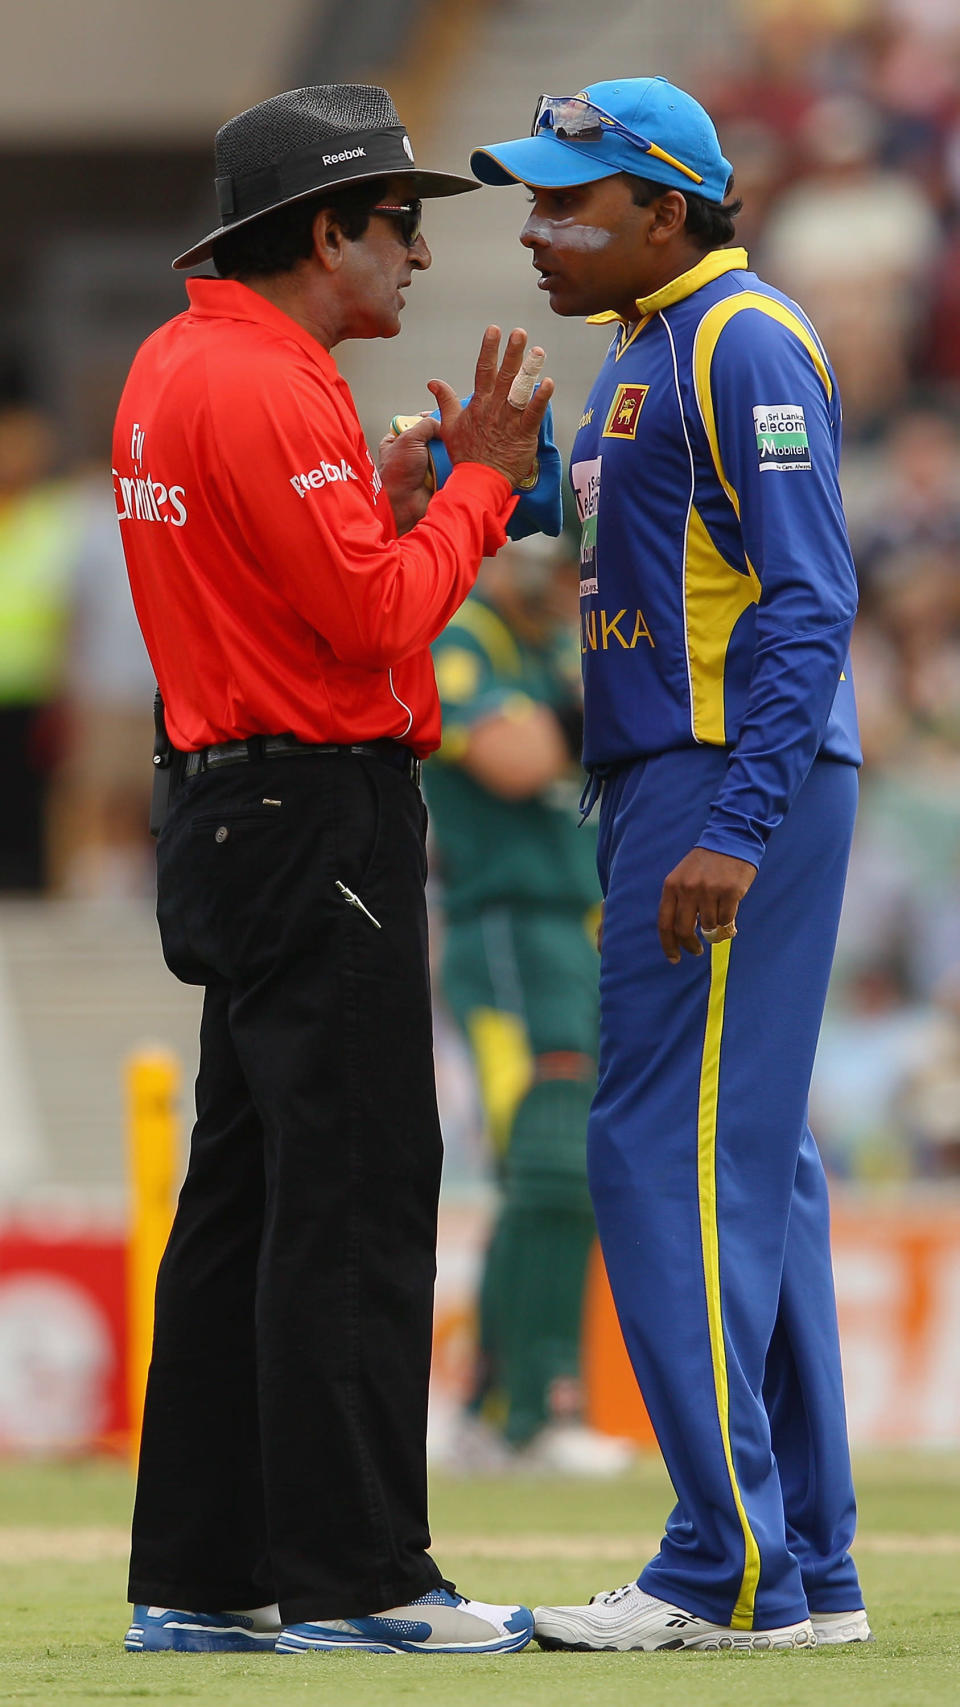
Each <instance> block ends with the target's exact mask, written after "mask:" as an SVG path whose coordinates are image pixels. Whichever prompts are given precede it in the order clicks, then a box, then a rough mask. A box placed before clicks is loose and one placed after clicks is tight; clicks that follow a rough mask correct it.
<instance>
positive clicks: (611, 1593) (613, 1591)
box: [590, 1583, 637, 1606]
mask: <svg viewBox="0 0 960 1707" xmlns="http://www.w3.org/2000/svg"><path fill="white" fill-rule="evenodd" d="M636 1592H637V1585H636V1583H624V1585H623V1587H622V1588H605V1589H601V1590H600V1593H599V1594H595V1595H593V1596H592V1597H591V1601H590V1605H591V1606H596V1605H597V1603H598V1602H599V1601H602V1602H603V1604H604V1606H616V1604H617V1601H618V1600H624V1599H625V1598H626V1596H627V1595H628V1594H636Z"/></svg>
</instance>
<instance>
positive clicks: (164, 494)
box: [113, 421, 187, 528]
mask: <svg viewBox="0 0 960 1707" xmlns="http://www.w3.org/2000/svg"><path fill="white" fill-rule="evenodd" d="M143 449H144V432H143V428H142V427H141V425H140V423H139V421H134V423H133V431H132V432H131V434H130V459H131V461H132V463H133V470H134V471H133V473H132V474H120V473H119V472H118V471H117V469H114V470H113V494H114V497H115V499H116V503H117V520H118V522H169V523H170V524H171V526H173V527H175V528H182V527H183V524H184V522H185V521H186V519H187V506H186V504H185V503H184V501H183V500H184V495H185V493H184V488H183V487H182V486H165V485H164V483H163V481H162V480H154V479H153V477H152V475H150V474H142V473H141V472H140V468H141V463H142V461H143Z"/></svg>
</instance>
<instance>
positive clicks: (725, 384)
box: [571, 249, 860, 864]
mask: <svg viewBox="0 0 960 1707" xmlns="http://www.w3.org/2000/svg"><path fill="white" fill-rule="evenodd" d="M638 306H639V308H640V310H641V318H640V319H639V321H638V322H637V323H635V324H633V325H631V326H630V328H627V327H626V326H624V325H622V324H618V326H617V331H616V334H615V336H614V339H613V342H612V344H611V346H610V349H609V352H608V354H607V358H606V361H605V362H604V364H603V367H602V368H601V370H600V373H599V375H598V377H597V381H596V384H595V385H594V387H593V390H592V391H591V393H590V396H589V398H588V399H587V404H586V407H585V409H584V412H583V415H582V417H581V421H580V430H579V432H578V434H577V438H576V441H575V445H574V450H573V457H572V464H571V479H572V482H573V485H574V488H575V491H576V494H577V504H578V509H579V513H580V520H581V525H582V530H583V533H582V550H581V555H582V572H581V574H582V578H581V624H582V631H581V647H582V651H583V657H584V674H585V683H586V701H587V714H586V733H585V741H584V761H585V763H586V765H587V766H588V768H589V769H599V770H601V771H602V770H604V769H608V768H609V767H611V766H614V765H617V764H619V763H621V762H622V761H624V760H627V759H633V758H637V757H641V756H646V755H651V754H655V753H663V752H669V751H671V750H674V749H677V748H683V747H691V746H698V745H700V744H703V743H707V744H710V745H714V746H719V747H728V748H732V749H733V751H732V753H731V756H730V762H729V764H728V767H727V770H726V774H725V776H724V780H723V783H722V786H721V787H720V789H719V791H718V793H717V796H716V798H715V800H714V801H713V803H712V806H711V810H710V814H709V817H708V819H707V822H706V825H705V827H704V831H703V834H702V836H701V838H700V845H701V846H703V847H707V848H713V849H715V850H716V851H717V852H719V853H728V854H734V855H736V856H737V857H739V858H741V859H748V860H752V861H753V863H754V864H758V863H759V860H760V858H761V856H762V854H763V849H764V846H765V844H766V841H767V839H768V837H769V835H770V832H771V830H772V829H773V828H774V826H775V825H776V824H778V823H779V822H780V820H781V818H782V817H783V814H784V812H785V811H786V810H787V807H788V806H789V804H790V802H791V800H792V799H793V797H794V796H795V794H796V792H797V789H798V788H799V786H800V783H801V782H802V780H803V777H804V776H805V775H806V773H807V771H808V770H809V768H810V765H811V763H812V761H813V759H814V758H815V757H816V756H817V754H818V753H823V754H824V755H826V756H828V757H831V758H835V759H839V760H843V761H846V762H848V763H850V764H859V762H860V748H859V741H858V736H857V720H856V708H855V704H854V697H853V687H852V683H851V680H850V666H849V657H848V645H849V638H850V629H851V625H852V622H853V617H854V613H855V610H856V604H857V590H856V576H855V571H854V567H853V561H852V558H851V555H850V548H849V544H848V542H847V534H846V527H845V523H844V516H843V505H842V501H841V497H840V488H839V482H838V474H837V468H838V460H839V451H840V403H839V398H838V395H837V389H836V384H835V381H834V377H833V373H832V370H831V368H830V364H829V362H828V361H827V358H826V355H825V354H824V351H823V348H822V346H821V344H820V342H819V339H818V338H817V335H816V333H815V331H814V330H813V327H812V326H811V325H810V323H809V321H808V320H807V319H806V318H805V317H804V315H803V313H802V312H801V310H800V309H799V308H798V307H797V306H796V304H795V303H793V302H790V301H789V299H788V298H786V297H784V296H782V295H781V294H780V293H779V292H778V291H775V290H774V289H773V288H772V287H771V286H770V285H768V284H764V283H763V282H762V281H761V280H760V279H759V278H757V276H756V274H755V273H752V272H750V271H748V269H747V257H746V253H745V252H744V251H743V250H742V249H729V250H715V251H712V252H711V253H710V254H708V255H707V256H706V257H705V258H704V260H703V261H701V262H700V263H699V265H698V266H696V267H694V268H693V269H692V270H691V271H690V272H687V273H685V274H683V275H682V277H680V278H678V279H675V280H673V282H672V283H671V284H669V285H667V286H666V287H665V288H664V289H663V290H661V291H659V292H658V293H657V294H656V295H655V296H651V297H648V298H646V299H644V300H641V301H640V303H639V304H638ZM598 318H599V319H601V320H603V319H609V320H611V321H612V320H615V319H616V316H615V315H606V316H599V317H598Z"/></svg>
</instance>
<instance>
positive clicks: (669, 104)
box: [470, 77, 733, 202]
mask: <svg viewBox="0 0 960 1707" xmlns="http://www.w3.org/2000/svg"><path fill="white" fill-rule="evenodd" d="M578 94H579V97H580V99H582V100H586V101H592V102H593V104H594V105H595V106H597V107H600V108H601V109H602V110H603V112H605V113H607V114H609V116H610V117H611V118H613V119H618V120H619V121H620V123H621V124H623V125H626V127H627V129H628V130H631V131H634V132H636V134H637V135H638V136H640V137H643V138H644V139H645V140H646V141H647V142H650V143H652V144H653V145H654V147H655V148H657V149H660V150H661V151H662V153H664V154H669V155H672V156H673V158H674V160H677V161H679V162H680V163H681V164H682V165H684V166H686V167H688V168H689V173H693V174H695V177H694V176H690V175H689V173H687V172H680V171H678V170H677V168H676V166H673V165H671V164H670V163H669V161H666V160H663V159H661V158H659V157H658V156H657V154H656V153H652V152H650V151H649V150H647V149H643V148H641V147H639V146H638V145H637V143H634V142H631V141H629V140H628V138H627V137H625V136H621V135H620V134H619V133H618V132H617V131H615V130H610V132H609V134H607V133H605V134H604V135H603V136H602V137H601V138H599V139H598V140H597V141H596V142H584V141H579V140H578V141H573V140H570V139H569V138H567V139H565V140H563V141H561V140H560V138H559V137H557V136H556V135H555V134H554V132H553V131H552V130H550V129H547V128H545V127H544V128H541V129H540V130H538V131H537V134H536V136H523V137H520V138H519V139H518V140H517V141H516V142H493V143H489V144H487V145H486V146H485V147H483V148H475V149H474V151H473V153H472V154H471V156H470V170H471V171H472V172H473V173H474V174H475V176H476V177H478V178H479V179H480V180H481V181H482V182H483V183H485V184H515V183H521V184H530V185H532V186H533V188H534V189H552V190H559V189H567V188H569V187H570V186H571V185H574V184H589V183H592V182H593V181H594V180H595V179H597V178H612V177H613V175H614V174H615V173H616V172H633V173H635V174H636V176H637V177H640V178H652V179H653V181H654V182H655V183H657V184H666V185H667V186H668V187H669V188H670V189H672V190H685V191H686V192H687V194H688V195H691V194H694V195H699V196H703V197H704V199H705V200H706V201H709V202H722V201H723V199H724V197H725V195H726V193H727V185H728V183H729V181H730V176H731V173H732V171H733V168H732V166H731V165H730V162H729V160H725V159H724V157H723V154H722V153H721V150H720V143H719V140H718V137H717V132H716V129H715V128H714V124H713V120H712V119H711V118H710V116H709V114H708V113H707V112H705V111H704V109H703V107H701V105H700V103H699V101H695V100H694V98H693V96H692V95H688V94H686V92H685V91H684V90H683V89H678V88H676V86H675V85H674V84H673V83H668V82H667V80H666V78H665V77H625V78H623V79H622V80H618V81H615V82H610V83H591V84H590V85H589V87H588V88H586V89H581V90H579V91H578ZM697 179H699V180H700V181H699V182H697V181H696V180H697Z"/></svg>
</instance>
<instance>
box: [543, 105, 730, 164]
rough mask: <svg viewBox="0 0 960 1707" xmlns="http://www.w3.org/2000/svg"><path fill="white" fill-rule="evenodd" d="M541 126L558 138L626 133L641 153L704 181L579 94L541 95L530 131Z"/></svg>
mask: <svg viewBox="0 0 960 1707" xmlns="http://www.w3.org/2000/svg"><path fill="white" fill-rule="evenodd" d="M541 130H552V131H553V134H554V136H555V137H556V138H557V140H558V142H602V141H603V138H604V137H605V136H609V135H610V133H611V131H612V132H613V134H614V135H615V136H622V137H625V138H626V140H627V141H628V142H632V143H633V145H634V147H635V148H639V149H640V150H641V152H642V153H644V154H652V155H653V157H654V159H656V160H662V161H663V162H664V164H665V165H667V166H673V167H674V168H675V169H676V171H678V172H682V173H683V174H684V176H685V177H687V178H691V179H692V180H693V182H694V183H695V184H702V183H703V178H702V177H701V175H700V173H699V172H695V171H694V170H693V167H692V166H685V165H684V164H683V161H682V160H678V159H676V157H675V156H674V155H673V154H668V153H667V152H666V149H664V148H661V147H660V146H659V144H658V143H656V142H651V141H650V139H649V137H646V136H640V135H638V133H637V132H636V131H635V130H630V129H628V127H627V126H626V125H625V124H621V123H620V120H619V119H615V118H613V117H612V116H611V114H610V113H605V112H604V110H603V108H602V107H595V106H594V104H593V102H592V101H587V100H585V99H584V97H583V96H582V95H541V96H540V99H539V101H538V102H537V109H536V112H535V113H534V115H533V124H532V125H531V127H530V135H531V136H536V135H537V134H538V132H539V131H541Z"/></svg>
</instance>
